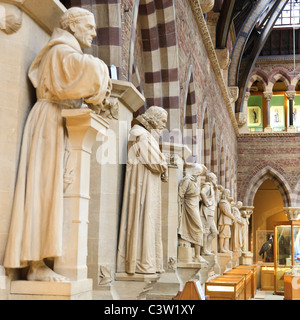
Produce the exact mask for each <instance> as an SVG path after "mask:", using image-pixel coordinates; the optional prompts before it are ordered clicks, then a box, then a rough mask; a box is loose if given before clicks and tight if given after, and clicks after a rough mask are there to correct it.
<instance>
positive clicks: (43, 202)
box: [4, 8, 247, 282]
mask: <svg viewBox="0 0 300 320" xmlns="http://www.w3.org/2000/svg"><path fill="white" fill-rule="evenodd" d="M60 23H61V25H60V28H56V29H55V30H54V32H53V34H52V37H51V38H50V41H49V43H48V44H47V45H46V46H45V48H44V49H43V50H42V51H41V52H40V54H39V55H38V56H37V57H36V59H35V60H34V61H33V63H32V65H31V67H30V69H29V78H30V80H31V81H32V84H33V86H34V87H35V88H36V91H37V98H38V100H37V103H36V104H35V105H34V107H33V108H32V110H31V112H30V114H29V116H28V119H27V122H26V126H25V129H24V134H23V141H22V149H21V154H20V164H19V171H18V177H17V184H16V190H15V196H14V205H13V212H12V218H11V225H10V231H9V236H8V241H7V247H6V252H5V258H4V266H5V267H6V268H13V269H14V268H23V267H26V266H29V272H28V276H27V279H28V280H32V281H58V282H59V281H66V280H68V279H66V278H65V277H63V276H61V275H59V274H57V273H55V272H54V271H53V270H51V269H50V268H49V267H48V266H47V265H46V264H45V262H44V259H45V258H56V257H61V256H62V255H63V250H62V248H63V244H62V241H63V236H62V233H63V193H64V184H65V183H66V181H67V180H68V183H72V179H71V178H72V177H71V176H70V175H69V173H68V170H67V169H68V165H67V153H68V152H67V151H68V135H67V133H66V128H65V126H64V122H63V119H62V116H61V110H62V109H63V108H82V107H89V108H90V109H92V110H94V111H95V112H96V113H98V114H102V113H103V112H104V113H106V111H107V108H109V103H108V100H107V99H108V97H109V94H110V90H111V81H110V78H109V71H108V68H107V66H106V64H105V63H104V62H103V61H101V60H100V59H98V58H95V57H93V56H91V55H88V54H84V53H83V52H82V48H88V47H91V45H92V40H93V38H94V37H95V36H96V31H95V28H96V24H95V19H94V16H93V14H92V13H91V12H89V11H87V10H85V9H81V8H71V9H69V10H67V11H66V12H65V13H64V15H63V16H62V18H61V21H60ZM167 117H168V114H167V112H166V111H165V110H164V109H163V108H161V107H157V106H152V107H150V108H149V109H147V111H146V112H145V113H144V114H143V115H140V116H138V117H137V118H136V119H135V120H134V121H135V122H134V125H133V127H132V128H131V130H130V132H129V142H128V159H127V166H126V177H125V185H124V191H123V204H122V212H121V222H120V232H119V244H118V252H117V272H126V273H128V274H134V273H150V274H153V273H161V272H163V271H164V270H163V244H162V217H161V214H162V212H161V181H163V182H166V181H168V164H167V161H166V158H165V156H164V154H163V153H162V152H161V150H160V148H159V137H160V134H161V131H162V130H163V129H164V128H165V127H166V124H167ZM204 174H205V177H206V180H205V182H204V183H203V185H200V183H199V177H200V176H202V175H204ZM178 199H179V200H178V202H179V222H178V223H179V226H178V233H179V235H180V237H181V238H182V239H183V240H185V241H187V242H189V243H191V244H193V246H194V248H195V261H198V262H201V261H203V258H202V256H201V255H212V254H213V253H212V250H211V244H212V241H213V239H214V238H216V236H217V235H218V236H219V249H220V252H227V251H228V250H229V240H230V238H231V239H232V248H233V250H240V249H241V248H242V246H243V236H242V235H243V231H242V230H243V228H245V226H246V224H247V223H246V222H245V221H246V220H247V219H246V218H245V217H242V216H241V213H240V211H239V209H240V208H241V204H240V203H237V204H236V205H235V206H233V205H232V203H231V202H232V198H230V192H229V191H228V190H227V189H225V190H223V191H222V193H221V189H220V187H219V186H218V185H217V177H216V175H215V174H214V173H212V172H208V171H207V169H206V167H205V166H204V165H200V164H194V165H193V167H192V170H191V173H190V174H188V175H185V177H184V178H183V180H182V181H181V182H180V185H179V197H178ZM216 215H217V216H218V219H217V221H218V223H217V224H216V223H215V217H216Z"/></svg>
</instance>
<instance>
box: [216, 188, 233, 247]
mask: <svg viewBox="0 0 300 320" xmlns="http://www.w3.org/2000/svg"><path fill="white" fill-rule="evenodd" d="M231 201H232V198H231V197H230V190H228V189H224V190H223V192H222V196H221V200H220V202H219V209H220V217H219V221H218V228H219V252H221V253H224V252H229V251H230V250H229V240H230V238H231V225H232V222H233V221H234V220H235V218H234V216H233V215H232V213H231Z"/></svg>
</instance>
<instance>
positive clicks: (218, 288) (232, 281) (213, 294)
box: [205, 275, 245, 300]
mask: <svg viewBox="0 0 300 320" xmlns="http://www.w3.org/2000/svg"><path fill="white" fill-rule="evenodd" d="M244 282H245V280H244V276H242V275H236V276H232V277H231V276H230V277H226V276H218V277H216V278H213V279H210V280H209V281H207V282H206V283H205V295H206V296H208V300H244V299H245V287H244Z"/></svg>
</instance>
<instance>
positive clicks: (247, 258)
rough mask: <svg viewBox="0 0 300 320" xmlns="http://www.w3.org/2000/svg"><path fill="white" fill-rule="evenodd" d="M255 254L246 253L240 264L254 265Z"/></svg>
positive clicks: (242, 256) (243, 253)
mask: <svg viewBox="0 0 300 320" xmlns="http://www.w3.org/2000/svg"><path fill="white" fill-rule="evenodd" d="M252 258H253V253H252V252H251V251H244V252H242V255H241V257H240V264H243V265H247V266H250V265H252Z"/></svg>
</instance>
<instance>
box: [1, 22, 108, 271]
mask: <svg viewBox="0 0 300 320" xmlns="http://www.w3.org/2000/svg"><path fill="white" fill-rule="evenodd" d="M29 78H30V80H31V81H32V83H33V85H34V87H35V88H36V93H37V99H38V100H37V102H36V104H35V105H34V106H33V108H32V110H31V112H30V114H29V116H28V119H27V122H26V125H25V129H24V134H23V141H22V147H21V153H20V162H19V169H18V176H17V182H16V188H15V195H14V202H13V210H12V217H11V225H10V231H9V236H8V241H7V247H6V252H5V259H4V266H5V267H7V268H18V267H24V266H26V265H27V264H28V262H29V261H37V260H42V259H43V258H48V257H58V256H61V255H62V230H63V229H62V226H63V183H64V181H63V177H64V174H65V175H66V174H67V172H65V170H66V167H65V165H64V164H65V163H66V157H65V154H67V153H66V152H65V151H66V150H65V146H66V141H67V135H66V133H65V127H64V125H63V119H62V117H61V109H62V108H79V107H81V105H82V102H83V101H85V102H86V103H88V104H91V105H99V104H101V102H102V101H103V100H104V98H105V95H106V92H107V88H108V84H109V82H110V79H109V73H108V68H107V66H106V64H105V63H104V62H102V61H101V60H100V59H98V58H95V57H93V56H91V55H87V54H83V52H82V50H81V48H80V44H79V42H78V41H77V39H76V38H75V37H74V36H73V35H72V34H71V33H69V32H68V31H65V30H62V29H60V28H57V29H55V30H54V32H53V35H52V37H51V39H50V40H49V42H48V44H47V45H46V46H45V47H44V49H42V51H41V52H40V53H39V55H38V56H37V57H36V59H35V60H34V61H33V63H32V65H31V67H30V70H29Z"/></svg>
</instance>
